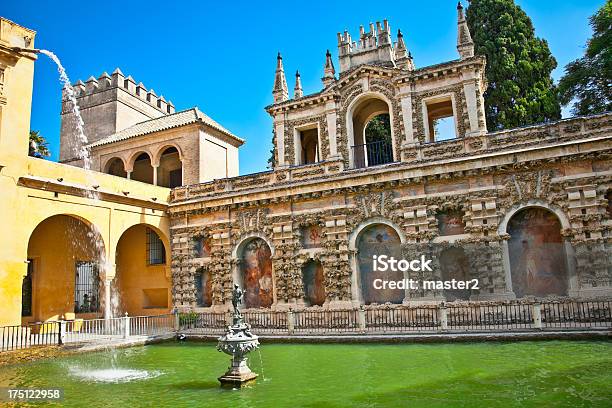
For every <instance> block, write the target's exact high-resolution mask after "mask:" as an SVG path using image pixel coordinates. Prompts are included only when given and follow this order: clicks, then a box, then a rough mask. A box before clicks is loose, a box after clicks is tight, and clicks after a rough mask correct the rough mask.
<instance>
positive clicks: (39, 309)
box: [22, 215, 105, 322]
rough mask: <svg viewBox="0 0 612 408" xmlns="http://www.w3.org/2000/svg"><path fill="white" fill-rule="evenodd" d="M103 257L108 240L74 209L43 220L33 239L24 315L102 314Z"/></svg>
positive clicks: (26, 318) (31, 317) (26, 317)
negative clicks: (73, 213)
mask: <svg viewBox="0 0 612 408" xmlns="http://www.w3.org/2000/svg"><path fill="white" fill-rule="evenodd" d="M104 263H105V250H104V242H103V241H102V238H101V236H100V234H99V233H98V232H97V231H96V230H95V229H94V228H93V227H92V226H91V225H89V224H87V223H86V222H85V221H83V220H81V219H79V218H77V217H74V216H71V215H54V216H51V217H49V218H47V219H45V220H43V221H42V222H41V223H39V224H38V225H37V226H36V228H35V229H34V231H33V232H32V234H31V235H30V239H29V242H28V273H27V275H26V277H25V279H24V282H23V285H22V306H24V308H23V309H22V319H23V321H24V322H32V321H46V320H59V319H66V320H72V319H74V318H75V317H76V316H79V317H85V318H93V317H99V316H100V315H101V313H102V310H103V304H102V303H103V302H102V299H104V296H103V292H104V286H103V283H102V281H101V276H100V275H101V272H102V270H101V269H102V266H103V265H104Z"/></svg>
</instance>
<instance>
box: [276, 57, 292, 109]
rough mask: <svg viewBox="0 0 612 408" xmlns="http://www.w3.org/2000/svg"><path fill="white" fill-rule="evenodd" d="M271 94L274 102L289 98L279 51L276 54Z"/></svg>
mask: <svg viewBox="0 0 612 408" xmlns="http://www.w3.org/2000/svg"><path fill="white" fill-rule="evenodd" d="M272 96H273V97H274V103H277V102H283V101H286V100H287V99H289V90H288V89H287V80H286V79H285V70H284V68H283V57H282V56H281V53H280V51H279V53H278V55H277V56H276V74H275V75H274V88H273V89H272Z"/></svg>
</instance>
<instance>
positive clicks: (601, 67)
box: [559, 0, 612, 115]
mask: <svg viewBox="0 0 612 408" xmlns="http://www.w3.org/2000/svg"><path fill="white" fill-rule="evenodd" d="M589 20H590V24H591V28H592V29H593V37H591V39H590V40H589V41H588V42H587V48H586V52H585V54H584V56H583V57H582V58H579V59H577V60H575V61H572V62H570V63H569V64H567V65H566V66H565V75H564V76H563V78H561V81H560V82H559V94H560V98H561V103H563V104H564V105H569V104H570V103H572V102H573V106H572V113H573V114H574V115H589V114H593V113H601V112H606V111H609V110H612V0H607V1H606V3H605V4H604V5H603V6H602V7H601V8H600V9H599V10H598V11H597V13H595V14H594V15H593V16H591V18H590V19H589Z"/></svg>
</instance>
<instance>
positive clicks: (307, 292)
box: [302, 259, 325, 306]
mask: <svg viewBox="0 0 612 408" xmlns="http://www.w3.org/2000/svg"><path fill="white" fill-rule="evenodd" d="M302 282H303V284H304V301H305V302H306V304H307V305H308V306H323V303H325V276H324V274H323V265H322V264H321V261H319V260H313V259H311V260H309V261H308V262H306V263H305V264H304V266H302Z"/></svg>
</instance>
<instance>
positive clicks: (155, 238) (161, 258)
mask: <svg viewBox="0 0 612 408" xmlns="http://www.w3.org/2000/svg"><path fill="white" fill-rule="evenodd" d="M165 263H166V250H165V249H164V243H163V242H162V240H161V238H160V237H159V235H157V233H156V232H155V231H153V230H152V229H151V228H147V265H161V264H165Z"/></svg>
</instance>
